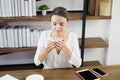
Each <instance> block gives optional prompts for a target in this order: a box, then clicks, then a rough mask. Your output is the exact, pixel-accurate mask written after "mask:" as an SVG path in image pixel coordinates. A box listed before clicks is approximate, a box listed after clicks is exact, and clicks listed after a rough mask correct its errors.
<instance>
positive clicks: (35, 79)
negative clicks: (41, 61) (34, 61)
mask: <svg viewBox="0 0 120 80" xmlns="http://www.w3.org/2000/svg"><path fill="white" fill-rule="evenodd" d="M26 80H44V77H43V76H42V75H40V74H32V75H29V76H27V77H26Z"/></svg>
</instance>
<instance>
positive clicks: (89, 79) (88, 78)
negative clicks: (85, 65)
mask: <svg viewBox="0 0 120 80" xmlns="http://www.w3.org/2000/svg"><path fill="white" fill-rule="evenodd" d="M78 75H80V76H81V77H82V78H83V79H85V80H99V79H98V77H97V76H95V75H94V74H93V73H92V72H90V71H89V70H86V71H82V72H78Z"/></svg>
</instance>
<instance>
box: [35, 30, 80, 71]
mask: <svg viewBox="0 0 120 80" xmlns="http://www.w3.org/2000/svg"><path fill="white" fill-rule="evenodd" d="M50 33H51V30H46V31H43V32H42V33H41V36H40V38H39V41H38V46H37V50H36V54H35V57H34V63H35V65H36V66H39V65H40V64H41V63H43V64H44V69H52V68H68V67H73V65H74V66H75V67H80V65H81V56H80V49H79V46H78V37H77V35H76V34H75V33H73V32H69V37H68V39H67V41H66V43H65V44H66V46H67V47H68V48H69V49H70V50H71V51H72V56H71V58H70V59H69V60H68V57H67V55H66V54H65V53H64V52H63V51H62V50H61V51H60V53H59V54H57V52H56V49H53V50H52V51H51V52H50V53H49V55H48V57H47V58H46V59H45V60H44V61H43V62H40V61H39V58H38V56H39V55H40V53H41V51H43V50H44V49H45V48H46V47H47V44H48V41H49V40H51V39H52V38H51V36H50Z"/></svg>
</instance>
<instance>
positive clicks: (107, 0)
mask: <svg viewBox="0 0 120 80" xmlns="http://www.w3.org/2000/svg"><path fill="white" fill-rule="evenodd" d="M111 8H112V0H101V1H100V12H99V15H100V16H111Z"/></svg>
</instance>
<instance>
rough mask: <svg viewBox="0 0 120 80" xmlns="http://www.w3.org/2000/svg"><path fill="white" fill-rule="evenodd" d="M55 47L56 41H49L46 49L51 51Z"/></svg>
mask: <svg viewBox="0 0 120 80" xmlns="http://www.w3.org/2000/svg"><path fill="white" fill-rule="evenodd" d="M55 47H56V42H55V41H49V42H48V45H47V48H46V51H47V52H48V53H49V52H50V51H51V50H52V49H53V48H55Z"/></svg>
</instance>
